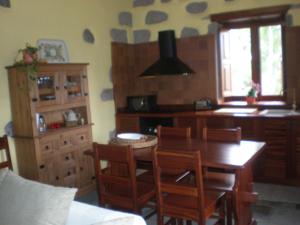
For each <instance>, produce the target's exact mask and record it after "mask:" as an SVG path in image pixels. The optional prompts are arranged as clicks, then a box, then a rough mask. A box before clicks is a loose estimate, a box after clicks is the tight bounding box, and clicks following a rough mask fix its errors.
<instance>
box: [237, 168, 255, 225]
mask: <svg viewBox="0 0 300 225" xmlns="http://www.w3.org/2000/svg"><path fill="white" fill-rule="evenodd" d="M235 174H236V181H235V186H234V208H235V221H236V225H254V224H256V221H255V220H254V219H253V215H252V210H251V204H252V203H254V202H255V201H256V200H257V194H256V193H253V177H252V167H251V165H247V166H246V167H244V168H243V169H239V170H236V172H235Z"/></svg>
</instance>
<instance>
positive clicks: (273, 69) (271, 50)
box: [211, 6, 288, 101]
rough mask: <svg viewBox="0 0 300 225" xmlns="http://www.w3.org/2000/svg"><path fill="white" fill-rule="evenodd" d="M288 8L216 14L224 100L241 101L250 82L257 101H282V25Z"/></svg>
mask: <svg viewBox="0 0 300 225" xmlns="http://www.w3.org/2000/svg"><path fill="white" fill-rule="evenodd" d="M287 10H288V6H279V7H268V8H262V9H254V10H244V11H238V12H232V13H222V14H215V15H212V16H211V19H212V21H215V22H218V23H220V24H221V25H222V28H221V30H220V33H219V40H220V43H219V45H220V72H221V82H220V83H221V85H222V87H221V90H222V96H223V98H224V100H225V101H226V100H241V99H243V97H244V96H245V95H246V94H247V92H248V91H249V89H250V87H251V84H252V82H255V83H259V84H260V86H261V92H260V93H259V96H258V97H259V99H260V100H283V99H284V94H285V92H284V91H283V90H284V89H285V88H284V87H285V85H284V73H283V71H284V68H283V38H282V33H283V31H282V24H283V23H284V16H285V14H286V12H287Z"/></svg>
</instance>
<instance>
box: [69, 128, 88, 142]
mask: <svg viewBox="0 0 300 225" xmlns="http://www.w3.org/2000/svg"><path fill="white" fill-rule="evenodd" d="M71 141H72V144H73V145H80V144H86V143H88V142H89V141H90V133H89V130H82V131H78V132H76V133H75V134H74V135H72V139H71Z"/></svg>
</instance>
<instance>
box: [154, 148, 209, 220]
mask: <svg viewBox="0 0 300 225" xmlns="http://www.w3.org/2000/svg"><path fill="white" fill-rule="evenodd" d="M153 163H154V166H153V169H154V177H155V184H156V195H157V206H158V207H157V210H158V211H159V212H158V213H159V215H166V216H169V217H175V218H176V217H179V218H186V219H193V220H196V221H198V222H200V221H201V222H202V224H204V221H205V219H204V193H203V179H202V169H201V155H200V152H194V153H189V154H184V153H173V152H167V151H155V150H154V151H153ZM171 170H182V171H193V172H194V176H192V177H193V178H192V179H187V180H185V179H184V178H183V179H182V180H181V181H180V182H174V180H172V181H171V180H170V179H168V173H169V171H171ZM171 175H172V174H171ZM166 196H169V197H170V199H173V201H174V200H175V199H177V197H178V196H180V198H178V200H179V201H178V202H176V204H172V205H170V204H168V201H167V200H165V199H166ZM184 199H185V200H186V201H189V199H193V201H194V202H195V203H196V204H195V205H196V208H194V207H191V208H187V206H186V204H183V205H182V203H184V202H183V201H184ZM173 203H174V202H173ZM201 222H200V224H201Z"/></svg>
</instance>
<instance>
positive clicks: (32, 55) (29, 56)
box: [15, 43, 39, 81]
mask: <svg viewBox="0 0 300 225" xmlns="http://www.w3.org/2000/svg"><path fill="white" fill-rule="evenodd" d="M38 50H39V48H37V47H35V46H31V45H30V44H28V43H26V46H25V48H23V49H19V50H18V55H17V58H18V56H19V55H20V54H22V59H21V60H19V61H17V60H16V62H15V65H19V66H22V68H24V69H25V72H26V73H27V75H28V78H29V79H30V80H32V81H35V80H36V74H37V65H38V62H39V61H38V54H37V53H38Z"/></svg>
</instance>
